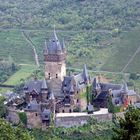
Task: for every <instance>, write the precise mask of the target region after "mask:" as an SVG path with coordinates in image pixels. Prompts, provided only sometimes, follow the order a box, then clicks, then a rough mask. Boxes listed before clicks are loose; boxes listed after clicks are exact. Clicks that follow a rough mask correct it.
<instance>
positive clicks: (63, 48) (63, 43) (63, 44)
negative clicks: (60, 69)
mask: <svg viewBox="0 0 140 140" xmlns="http://www.w3.org/2000/svg"><path fill="white" fill-rule="evenodd" d="M62 50H63V52H66V47H65V41H64V39H63V42H62Z"/></svg>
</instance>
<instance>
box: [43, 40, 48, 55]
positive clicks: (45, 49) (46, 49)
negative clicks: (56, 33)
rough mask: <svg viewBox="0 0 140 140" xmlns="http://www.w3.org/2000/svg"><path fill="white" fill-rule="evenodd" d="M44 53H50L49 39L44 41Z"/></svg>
mask: <svg viewBox="0 0 140 140" xmlns="http://www.w3.org/2000/svg"><path fill="white" fill-rule="evenodd" d="M44 45H45V46H44V53H48V48H47V41H46V40H45V43H44Z"/></svg>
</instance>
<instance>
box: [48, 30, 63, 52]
mask: <svg viewBox="0 0 140 140" xmlns="http://www.w3.org/2000/svg"><path fill="white" fill-rule="evenodd" d="M62 47H64V46H61V44H60V42H59V40H58V37H57V35H56V31H55V29H54V32H53V34H52V37H51V40H50V42H49V44H48V46H47V44H46V43H45V52H47V53H48V54H57V53H62V51H63V48H62Z"/></svg>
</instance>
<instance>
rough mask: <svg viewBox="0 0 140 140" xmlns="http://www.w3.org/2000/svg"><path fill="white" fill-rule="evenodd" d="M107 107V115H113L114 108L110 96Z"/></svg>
mask: <svg viewBox="0 0 140 140" xmlns="http://www.w3.org/2000/svg"><path fill="white" fill-rule="evenodd" d="M107 106H108V112H109V113H115V107H114V105H113V103H112V97H111V96H110V95H109V96H108V104H107Z"/></svg>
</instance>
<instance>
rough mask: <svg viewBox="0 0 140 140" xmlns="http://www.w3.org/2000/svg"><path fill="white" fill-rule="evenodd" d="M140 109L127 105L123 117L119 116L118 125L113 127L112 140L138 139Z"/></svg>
mask: <svg viewBox="0 0 140 140" xmlns="http://www.w3.org/2000/svg"><path fill="white" fill-rule="evenodd" d="M139 114H140V110H139V109H136V108H134V107H129V108H128V110H127V112H126V113H125V114H124V118H119V121H118V122H119V123H118V124H119V127H116V128H114V129H113V131H114V134H113V140H140V115H139Z"/></svg>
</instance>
